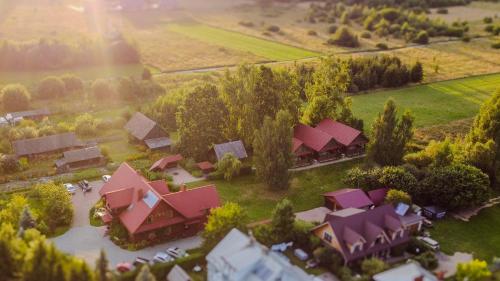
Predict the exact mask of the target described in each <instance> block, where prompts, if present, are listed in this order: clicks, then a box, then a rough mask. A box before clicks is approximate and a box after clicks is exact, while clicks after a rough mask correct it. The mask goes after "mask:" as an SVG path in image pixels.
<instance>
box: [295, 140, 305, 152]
mask: <svg viewBox="0 0 500 281" xmlns="http://www.w3.org/2000/svg"><path fill="white" fill-rule="evenodd" d="M303 144H304V142H303V141H301V140H299V139H298V138H292V152H295V151H297V149H299V147H300V146H301V145H303Z"/></svg>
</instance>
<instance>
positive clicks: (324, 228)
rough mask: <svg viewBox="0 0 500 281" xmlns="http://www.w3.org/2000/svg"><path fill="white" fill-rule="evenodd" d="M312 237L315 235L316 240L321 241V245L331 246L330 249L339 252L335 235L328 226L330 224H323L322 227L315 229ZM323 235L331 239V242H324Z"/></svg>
mask: <svg viewBox="0 0 500 281" xmlns="http://www.w3.org/2000/svg"><path fill="white" fill-rule="evenodd" d="M313 233H314V235H316V236H317V237H318V238H320V239H321V241H323V243H325V244H327V245H328V246H331V247H332V248H334V249H337V251H339V252H341V247H340V243H339V241H338V240H337V237H336V236H335V233H334V231H333V229H332V227H331V226H330V224H328V223H325V224H323V225H322V226H320V227H318V228H316V229H315V230H314V231H313ZM325 233H327V234H328V235H330V236H331V237H332V241H331V242H329V241H326V240H325V239H324V237H325Z"/></svg>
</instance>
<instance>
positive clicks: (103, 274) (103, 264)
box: [95, 249, 109, 281]
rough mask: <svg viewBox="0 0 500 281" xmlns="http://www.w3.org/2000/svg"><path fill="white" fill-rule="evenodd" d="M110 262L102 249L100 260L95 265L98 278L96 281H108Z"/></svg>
mask: <svg viewBox="0 0 500 281" xmlns="http://www.w3.org/2000/svg"><path fill="white" fill-rule="evenodd" d="M108 266H109V262H108V258H107V257H106V253H105V252H104V250H103V249H101V252H100V254H99V258H98V259H97V261H96V264H95V271H96V272H95V276H96V281H108V280H109V278H108V273H109V269H108Z"/></svg>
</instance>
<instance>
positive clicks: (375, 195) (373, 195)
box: [368, 187, 389, 205]
mask: <svg viewBox="0 0 500 281" xmlns="http://www.w3.org/2000/svg"><path fill="white" fill-rule="evenodd" d="M388 191H389V189H388V188H385V187H384V188H379V189H374V190H371V191H368V197H370V199H371V200H372V202H373V204H375V205H380V204H382V203H384V201H385V196H387V192H388Z"/></svg>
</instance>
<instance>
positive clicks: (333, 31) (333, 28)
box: [328, 25, 338, 34]
mask: <svg viewBox="0 0 500 281" xmlns="http://www.w3.org/2000/svg"><path fill="white" fill-rule="evenodd" d="M337 29H338V27H337V26H336V25H330V26H329V27H328V33H330V34H334V33H335V32H336V31H337Z"/></svg>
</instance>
